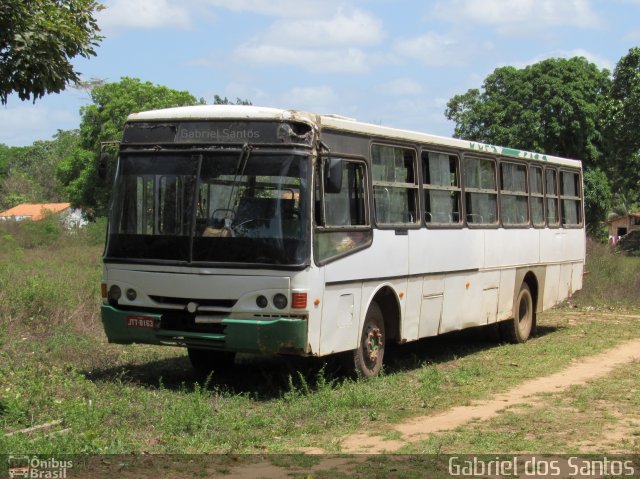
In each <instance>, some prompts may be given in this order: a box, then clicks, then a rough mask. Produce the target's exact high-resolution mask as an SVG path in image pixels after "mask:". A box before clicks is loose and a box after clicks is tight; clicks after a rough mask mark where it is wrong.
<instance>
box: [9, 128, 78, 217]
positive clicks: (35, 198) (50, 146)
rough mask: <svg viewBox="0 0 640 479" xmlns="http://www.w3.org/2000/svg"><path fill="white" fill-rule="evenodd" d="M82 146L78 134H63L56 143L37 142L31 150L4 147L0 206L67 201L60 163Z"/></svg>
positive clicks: (66, 132) (24, 147) (57, 134)
mask: <svg viewBox="0 0 640 479" xmlns="http://www.w3.org/2000/svg"><path fill="white" fill-rule="evenodd" d="M79 144H80V132H79V131H78V130H70V131H62V130H59V131H58V132H57V133H56V134H55V135H54V137H53V139H52V140H47V141H36V142H34V143H33V144H32V145H31V146H21V147H7V146H4V145H2V147H0V165H4V166H3V167H2V168H0V204H1V205H2V206H4V207H8V206H15V204H19V203H24V202H55V201H62V200H64V199H65V198H64V192H63V190H62V187H61V184H60V182H59V181H58V179H57V178H56V171H57V169H58V164H59V163H60V161H61V160H62V159H63V158H65V157H67V156H68V155H69V154H70V153H71V152H72V151H74V150H75V149H77V148H78V146H79ZM3 172H4V174H3ZM7 205H8V206H7Z"/></svg>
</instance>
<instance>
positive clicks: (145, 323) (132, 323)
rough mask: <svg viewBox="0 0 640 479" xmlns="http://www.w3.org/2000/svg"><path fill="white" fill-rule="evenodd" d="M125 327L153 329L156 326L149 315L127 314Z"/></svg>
mask: <svg viewBox="0 0 640 479" xmlns="http://www.w3.org/2000/svg"><path fill="white" fill-rule="evenodd" d="M127 327H129V328H148V329H154V328H155V327H156V321H155V319H154V318H150V317H149V316H138V315H135V316H127Z"/></svg>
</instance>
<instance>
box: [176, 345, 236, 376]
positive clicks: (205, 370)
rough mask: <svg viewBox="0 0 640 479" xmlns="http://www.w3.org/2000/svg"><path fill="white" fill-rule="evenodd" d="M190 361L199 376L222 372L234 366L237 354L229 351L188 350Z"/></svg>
mask: <svg viewBox="0 0 640 479" xmlns="http://www.w3.org/2000/svg"><path fill="white" fill-rule="evenodd" d="M187 354H188V355H189V361H190V362H191V366H193V369H195V371H196V372H197V373H199V374H209V373H210V372H211V371H213V370H216V371H222V370H224V369H229V368H230V367H231V366H233V363H234V361H235V358H236V353H233V352H228V351H212V350H210V349H197V348H187Z"/></svg>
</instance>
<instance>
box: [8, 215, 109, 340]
mask: <svg viewBox="0 0 640 479" xmlns="http://www.w3.org/2000/svg"><path fill="white" fill-rule="evenodd" d="M104 226H105V223H104V222H102V223H99V224H91V225H89V227H88V228H86V229H79V230H72V231H68V230H64V229H62V228H61V227H60V226H59V225H58V224H57V222H56V221H55V218H47V219H45V220H44V221H42V222H25V223H14V222H9V223H6V224H2V225H0V331H2V330H3V329H4V330H5V331H6V332H8V333H11V332H15V333H19V334H21V335H23V336H24V335H27V336H30V335H35V336H42V335H47V334H51V333H53V332H54V331H57V330H59V328H60V327H65V328H67V329H69V330H71V331H75V332H77V333H82V334H84V333H90V332H97V331H98V328H97V327H96V326H97V324H98V321H96V320H97V314H98V310H99V305H100V301H101V299H100V291H99V289H100V274H101V264H100V256H101V252H102V246H101V243H102V241H103V240H101V241H98V239H97V238H98V237H101V238H104ZM0 334H1V333H0ZM0 337H1V336H0Z"/></svg>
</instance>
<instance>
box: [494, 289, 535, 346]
mask: <svg viewBox="0 0 640 479" xmlns="http://www.w3.org/2000/svg"><path fill="white" fill-rule="evenodd" d="M534 328H535V311H534V309H533V297H532V296H531V290H530V289H529V285H528V284H527V283H522V286H521V287H520V292H519V293H518V296H517V297H516V300H515V302H514V304H513V318H512V319H509V320H507V321H503V322H502V323H500V334H501V336H502V338H503V339H504V340H506V341H508V342H510V343H514V344H517V343H524V342H525V341H526V340H527V339H529V336H531V334H532V333H533V331H534Z"/></svg>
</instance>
